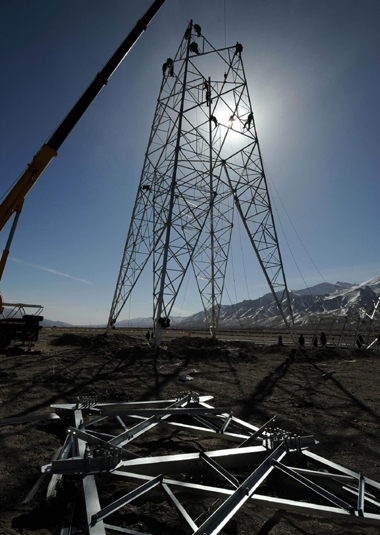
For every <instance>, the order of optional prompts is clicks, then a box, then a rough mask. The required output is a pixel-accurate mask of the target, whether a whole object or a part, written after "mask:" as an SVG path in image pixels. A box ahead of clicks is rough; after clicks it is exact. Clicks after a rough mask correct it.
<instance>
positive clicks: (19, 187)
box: [0, 0, 165, 348]
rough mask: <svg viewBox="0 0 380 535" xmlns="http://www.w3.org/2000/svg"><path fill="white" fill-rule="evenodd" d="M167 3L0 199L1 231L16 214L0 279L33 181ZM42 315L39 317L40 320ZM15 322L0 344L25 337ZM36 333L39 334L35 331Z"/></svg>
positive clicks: (138, 28)
mask: <svg viewBox="0 0 380 535" xmlns="http://www.w3.org/2000/svg"><path fill="white" fill-rule="evenodd" d="M164 3H165V0H155V1H154V2H153V3H152V4H151V6H150V7H149V9H148V10H147V11H146V12H145V14H144V15H143V16H142V17H141V19H139V20H138V21H137V23H136V24H135V26H134V28H133V29H132V30H131V31H130V32H129V34H128V35H127V37H126V38H125V39H124V41H123V42H122V43H121V45H120V46H119V48H118V49H117V50H116V52H115V53H114V54H113V55H112V56H111V58H110V59H109V60H108V62H107V63H106V65H105V66H104V67H103V68H102V70H101V71H99V72H98V73H97V74H96V76H95V78H94V80H93V81H92V82H91V84H90V85H89V86H88V88H87V89H86V91H85V92H84V93H83V95H82V96H81V97H80V99H79V100H78V102H77V103H76V104H75V105H74V107H73V108H72V109H71V111H70V112H69V113H68V115H67V116H66V117H65V119H64V120H63V121H62V122H61V124H60V125H59V126H58V128H57V129H56V130H55V132H54V133H53V135H52V136H51V137H50V138H49V140H48V141H47V142H46V143H44V144H43V145H42V147H41V148H40V149H39V151H38V152H37V153H36V154H35V155H34V157H33V159H32V162H31V163H29V164H28V165H27V167H26V169H25V171H24V172H23V173H22V175H21V176H20V178H19V179H18V180H17V182H16V183H15V185H14V186H13V187H12V189H11V190H10V192H9V193H8V195H7V196H6V197H5V199H4V200H3V202H2V203H1V205H0V232H1V231H2V230H3V229H4V227H5V225H6V224H7V223H8V221H9V220H10V219H11V218H12V217H13V216H14V218H13V222H12V226H11V229H10V232H9V236H8V239H7V242H6V245H5V249H4V250H3V254H2V256H1V259H0V280H1V278H2V275H3V272H4V268H5V266H6V263H7V259H8V256H9V251H10V247H11V244H12V240H13V237H14V234H15V230H16V227H17V223H18V220H19V217H20V214H21V210H22V207H23V204H24V200H25V197H26V195H27V194H28V193H29V191H30V190H31V188H32V187H33V186H34V184H35V183H36V182H37V180H38V178H39V177H40V176H41V174H42V173H43V171H44V170H45V169H46V167H47V166H48V165H49V163H50V162H51V160H52V159H53V158H54V157H55V156H57V153H58V149H59V148H60V146H61V145H62V143H63V142H64V141H65V139H66V138H67V136H68V135H69V134H70V132H71V131H72V129H73V128H74V126H75V125H76V124H77V122H78V121H79V119H80V118H81V117H82V115H83V114H84V112H85V111H86V110H87V108H88V107H89V106H90V104H91V103H92V102H93V100H94V99H95V98H96V96H97V95H98V94H99V93H100V91H101V90H102V89H103V87H104V86H105V85H107V83H108V80H109V79H110V77H111V76H112V74H113V73H114V72H115V70H116V69H117V67H118V66H119V65H120V63H121V62H122V61H123V59H124V58H125V56H126V55H127V54H128V52H129V51H130V50H131V48H132V47H133V45H134V44H135V43H136V41H137V40H138V39H139V37H140V36H141V34H142V33H143V32H144V31H145V30H146V29H147V27H148V24H149V23H150V21H151V20H152V19H153V17H154V16H155V15H156V14H157V12H158V11H159V9H160V8H161V7H162V5H163V4H164ZM4 304H8V303H3V302H2V298H1V296H0V313H1V312H2V311H3V305H4ZM24 317H25V316H24ZM28 317H29V316H28ZM31 317H32V316H31ZM35 317H36V318H41V319H43V318H42V317H41V316H35ZM41 319H40V320H39V321H41ZM13 321H14V319H13ZM16 323H17V322H16ZM35 323H37V326H38V322H35ZM12 325H13V323H12V322H9V321H7V320H6V319H3V320H0V348H4V347H6V346H7V345H8V344H9V342H10V339H11V338H13V339H19V340H24V339H25V338H23V337H20V336H21V335H20V336H18V335H17V333H16V330H15V329H13V328H12V327H11V326H12ZM18 327H20V326H18ZM36 329H37V327H36ZM36 329H34V331H36ZM19 330H20V329H18V331H17V332H19ZM29 330H30V329H29ZM30 334H31V333H29V335H30ZM23 336H24V335H23ZM34 336H36V333H34ZM37 336H38V329H37ZM15 337H16V338H15ZM28 339H30V338H28ZM36 339H37V338H35V337H34V338H33V340H36ZM4 344H5V345H4Z"/></svg>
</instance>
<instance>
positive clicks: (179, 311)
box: [172, 307, 195, 316]
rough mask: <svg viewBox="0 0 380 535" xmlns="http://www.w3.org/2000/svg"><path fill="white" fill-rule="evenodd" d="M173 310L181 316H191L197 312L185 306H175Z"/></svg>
mask: <svg viewBox="0 0 380 535" xmlns="http://www.w3.org/2000/svg"><path fill="white" fill-rule="evenodd" d="M172 310H173V311H174V312H176V313H177V314H179V315H180V316H182V315H184V316H191V315H192V314H195V312H190V311H189V310H183V308H178V307H173V308H172Z"/></svg>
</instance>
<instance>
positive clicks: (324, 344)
mask: <svg viewBox="0 0 380 535" xmlns="http://www.w3.org/2000/svg"><path fill="white" fill-rule="evenodd" d="M319 339H320V341H321V345H322V347H326V345H327V336H326V334H325V333H324V332H323V333H321V336H320V337H319Z"/></svg>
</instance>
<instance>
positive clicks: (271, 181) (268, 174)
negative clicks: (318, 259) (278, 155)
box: [263, 160, 335, 295]
mask: <svg viewBox="0 0 380 535" xmlns="http://www.w3.org/2000/svg"><path fill="white" fill-rule="evenodd" d="M263 163H264V160H263ZM265 169H266V173H265V174H266V176H267V177H268V178H269V182H270V186H271V187H273V189H274V191H275V192H276V195H277V197H278V198H279V200H280V203H281V206H282V208H283V210H284V212H285V214H286V216H287V218H288V220H289V223H290V224H291V226H292V228H293V230H294V232H295V234H296V236H297V238H298V240H299V242H300V243H301V245H302V247H303V249H304V251H305V253H306V254H307V256H308V257H309V260H310V261H311V263H312V264H313V266H314V267H315V269H316V270H317V272H318V274H319V276H320V277H321V279H322V280H323V282H324V283H325V284H327V286H328V287H329V288H330V289H331V291H332V292H334V291H335V288H334V287H333V286H332V285H331V284H330V283H329V282H327V281H326V279H325V278H324V276H323V275H322V273H321V272H320V270H319V269H318V267H317V265H316V264H315V262H314V260H313V259H312V257H311V256H310V254H309V252H308V250H307V249H306V246H305V244H304V243H303V241H302V239H301V237H300V235H299V234H298V232H297V230H296V228H295V226H294V224H293V222H292V220H291V219H290V216H289V214H288V212H287V210H286V208H285V206H284V203H283V202H282V199H281V196H280V194H279V193H278V191H277V188H276V185H275V183H274V181H273V179H272V177H271V175H270V173H269V171H268V166H267V164H266V163H265ZM271 198H272V200H273V205H274V208H275V211H276V214H277V219H278V221H279V223H280V226H281V230H282V233H283V235H284V238H285V241H286V244H287V246H288V249H289V252H290V254H291V256H292V258H293V261H294V264H295V266H296V267H297V270H298V273H299V274H300V276H301V278H302V280H303V282H304V284H305V287H306V288H307V290H308V291H309V293H310V295H314V294H313V292H312V291H311V290H310V288H309V286H308V285H307V283H306V281H305V279H304V277H303V275H302V273H301V270H300V268H299V265H298V264H297V261H296V259H295V257H294V254H293V251H292V249H291V247H290V244H289V241H288V239H287V237H286V234H285V230H284V227H283V225H282V221H281V219H280V216H279V212H278V210H277V206H276V203H275V200H274V196H273V195H271Z"/></svg>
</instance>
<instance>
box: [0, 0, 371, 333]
mask: <svg viewBox="0 0 380 535" xmlns="http://www.w3.org/2000/svg"><path fill="white" fill-rule="evenodd" d="M150 4H151V1H150V0H140V1H139V2H135V1H127V0H112V1H108V2H105V1H101V0H81V1H80V2H78V1H74V0H53V1H52V0H2V2H1V3H0V28H1V31H0V55H1V66H2V84H1V86H0V105H1V114H0V117H1V137H0V159H1V162H2V174H1V191H0V194H1V195H2V194H3V193H5V191H6V190H7V188H8V187H9V186H11V185H12V183H13V182H14V181H15V180H16V179H17V177H18V176H19V175H20V174H21V173H22V171H23V170H24V169H25V167H26V164H27V163H29V162H30V161H31V160H32V157H33V155H34V154H35V153H36V152H37V150H38V149H39V148H40V147H41V145H42V144H43V143H44V142H45V141H46V140H47V139H48V138H49V136H50V134H51V133H52V132H53V131H54V130H55V129H56V127H57V126H58V125H59V123H60V122H61V121H62V119H63V118H64V117H65V115H66V114H67V113H68V111H69V110H70V109H71V107H72V106H73V105H74V104H75V102H76V101H77V99H78V98H79V96H80V95H81V94H82V93H83V91H84V90H85V89H86V87H87V86H88V85H89V83H90V82H91V81H92V79H93V78H94V76H95V74H96V72H97V71H99V70H100V69H101V68H102V66H103V65H104V64H105V63H106V61H107V60H108V59H109V57H110V56H111V55H112V54H113V52H114V51H115V49H116V48H117V47H118V45H119V44H120V43H121V41H122V40H123V39H124V38H125V36H126V35H127V33H128V31H129V30H130V29H131V28H132V27H133V26H134V24H135V22H136V20H137V19H138V18H139V17H140V16H141V15H142V14H143V12H145V10H146V9H147V8H148V7H149V5H150ZM225 13H226V17H225V16H224V14H225ZM190 19H193V20H194V22H196V23H198V24H200V25H201V26H202V31H203V33H204V35H205V36H206V37H207V39H208V40H209V41H210V42H211V43H212V44H213V45H214V46H215V47H217V48H219V47H224V46H225V44H227V45H234V44H235V43H236V41H239V42H241V43H242V44H243V46H244V52H243V59H244V66H245V70H246V75H247V80H248V86H249V92H250V96H251V100H252V105H253V108H254V113H255V119H256V124H257V129H258V135H259V139H260V143H261V149H262V154H263V158H264V163H265V166H266V171H267V173H268V178H269V182H270V185H271V191H272V202H273V204H274V205H275V206H276V207H277V210H278V215H279V219H280V221H281V225H280V223H278V228H277V230H278V234H279V239H280V243H281V251H282V255H283V260H284V265H285V272H286V276H287V280H288V285H289V287H290V288H292V289H297V288H302V287H304V282H303V280H302V277H303V278H304V279H305V281H306V283H307V284H308V285H309V286H311V285H313V284H317V283H319V282H322V279H321V276H320V274H319V273H318V270H319V271H320V272H321V273H322V275H323V277H324V279H326V280H328V281H331V282H335V281H337V280H341V281H342V280H343V281H348V282H363V281H364V280H366V279H370V278H371V277H374V276H376V275H379V267H380V265H379V260H380V249H379V247H378V242H377V239H378V229H379V208H378V204H379V198H380V185H379V177H378V174H379V168H380V150H379V137H380V136H379V126H378V125H379V124H380V106H379V103H378V100H379V94H380V74H379V56H380V53H379V51H380V32H379V20H380V3H379V2H378V0H362V1H360V2H359V1H357V0H319V1H318V2H315V1H311V0H249V1H245V0H235V1H232V0H207V2H206V1H204V0H193V1H192V2H186V1H184V0H167V2H166V4H165V5H164V6H163V8H162V9H161V11H160V12H159V14H158V15H157V16H156V18H155V19H154V20H153V21H152V23H151V25H150V26H149V28H148V30H147V32H146V33H145V34H144V35H143V36H142V37H141V38H140V40H139V41H138V43H137V44H136V45H135V46H134V48H133V49H132V51H131V52H130V54H129V55H128V56H127V58H126V59H125V60H124V62H123V63H122V65H121V66H120V67H119V69H118V70H117V71H116V72H115V74H114V75H113V76H112V78H111V80H110V82H109V84H108V85H107V87H106V88H105V89H104V90H103V91H102V92H101V93H100V95H99V96H98V97H97V99H96V101H95V102H94V103H93V104H92V105H91V107H90V108H89V110H88V111H87V112H86V114H85V115H84V116H83V117H82V119H81V120H80V122H79V123H78V125H77V126H76V127H75V129H74V131H73V132H72V133H71V134H70V136H69V137H68V138H67V140H66V141H65V142H64V144H63V145H62V147H61V149H60V150H59V153H58V157H57V158H55V159H54V160H53V161H52V162H51V164H50V165H49V167H48V168H47V169H46V171H45V172H44V173H43V175H42V176H41V177H40V179H39V181H38V182H37V184H36V185H35V186H34V188H33V189H32V190H31V192H30V193H29V195H28V196H27V198H26V202H25V205H24V208H23V212H22V215H21V218H20V223H19V226H18V229H17V232H16V236H15V238H14V241H13V245H12V250H11V259H10V260H9V261H8V265H7V267H6V271H5V273H4V276H3V280H2V285H1V291H2V293H3V296H4V299H5V301H11V302H28V303H36V304H42V305H44V306H45V310H44V315H45V317H47V318H49V319H53V320H61V321H67V322H70V323H76V324H85V323H88V324H96V323H101V322H105V321H106V320H107V318H108V313H109V309H110V305H111V301H112V297H113V292H114V288H115V284H116V279H117V275H118V271H119V266H120V262H121V257H122V252H123V248H124V243H125V238H126V233H127V230H128V226H129V221H130V217H131V212H132V209H133V204H134V199H135V195H136V189H137V185H138V182H139V178H140V173H141V168H142V164H143V156H144V152H145V150H146V146H147V141H148V136H149V132H150V127H151V123H152V120H153V114H154V109H155V104H156V99H157V96H158V91H159V88H160V83H161V66H162V63H163V62H164V61H166V58H167V57H169V56H173V55H174V53H175V51H176V49H177V47H178V45H179V42H180V40H181V38H182V35H183V32H184V30H185V28H186V25H187V23H188V21H189V20H190ZM284 208H285V210H286V213H287V214H288V215H289V217H290V220H291V222H290V221H289V219H288V217H287V215H286V213H285V211H284ZM276 217H277V216H276ZM238 227H239V225H235V231H236V232H235V235H234V239H233V247H232V251H233V262H232V261H231V262H230V265H229V268H228V273H227V290H228V294H227V293H226V294H225V298H224V303H225V304H230V302H231V301H232V302H236V301H237V300H243V299H246V298H248V297H249V298H255V297H258V296H259V295H262V294H264V293H267V291H268V288H267V285H266V283H265V281H264V277H263V275H262V273H261V272H260V268H259V267H258V265H257V261H256V260H255V257H254V255H253V252H251V251H250V249H249V247H248V246H247V243H248V242H247V240H246V238H245V236H244V234H243V231H242V228H241V233H239V229H238ZM281 227H283V229H284V231H285V235H286V239H285V238H284V235H283V232H282V228H281ZM293 227H294V228H295V229H296V232H297V234H298V235H299V236H300V238H301V240H302V243H303V244H304V246H305V247H306V249H307V253H308V254H307V253H306V252H305V249H304V247H303V245H302V244H301V243H300V241H299V240H298V237H297V235H296V233H295V232H294V229H293ZM8 230H9V229H8V227H6V229H5V231H3V235H2V237H1V247H2V248H3V247H4V245H5V242H6V238H7V233H8ZM287 242H288V243H289V245H290V248H291V251H292V253H290V252H289V249H288V246H287ZM242 251H243V252H244V253H242ZM308 255H310V257H311V258H312V259H313V261H314V263H315V264H316V266H317V268H318V270H317V269H316V268H315V267H314V265H313V263H312V262H311V261H310V259H309V256H308ZM292 256H294V258H295V260H296V262H297V265H298V268H299V270H300V271H301V273H302V277H301V275H300V274H299V271H298V268H297V267H296V265H295V263H294V261H293V258H292ZM151 279H152V276H151V271H147V272H146V273H144V275H143V277H142V281H141V285H139V286H138V287H137V288H136V291H135V292H134V295H133V298H132V302H131V304H130V306H127V307H126V308H125V311H124V314H122V318H128V317H137V316H149V315H151V312H152V303H151V301H152V297H151V295H152V289H151V288H152V283H151ZM185 290H186V291H185ZM200 309H201V303H200V299H199V298H198V296H197V295H196V291H194V282H193V281H192V279H191V277H190V278H189V281H188V282H185V284H184V286H183V292H182V294H181V295H180V296H179V298H178V300H177V309H176V310H175V313H176V314H179V313H181V311H182V314H183V315H184V314H186V313H191V312H196V311H199V310H200ZM122 318H121V319H122Z"/></svg>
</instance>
